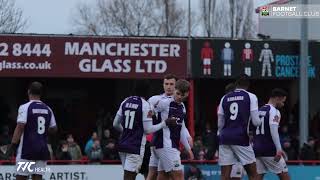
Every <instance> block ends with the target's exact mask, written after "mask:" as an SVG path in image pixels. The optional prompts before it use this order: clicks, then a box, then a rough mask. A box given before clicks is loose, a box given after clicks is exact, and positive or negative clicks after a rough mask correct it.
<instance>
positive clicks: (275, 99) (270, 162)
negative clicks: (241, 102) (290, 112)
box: [253, 88, 290, 180]
mask: <svg viewBox="0 0 320 180" xmlns="http://www.w3.org/2000/svg"><path fill="white" fill-rule="evenodd" d="M286 97H287V93H286V92H285V91H284V90H282V89H278V88H276V89H274V90H272V92H271V96H270V98H269V101H268V104H266V105H264V106H262V107H261V108H260V109H259V113H260V118H261V119H262V124H261V125H260V126H258V127H257V128H256V129H254V131H253V132H254V133H253V150H254V152H255V155H256V158H257V171H258V174H259V176H258V177H259V178H258V179H261V180H262V179H263V176H264V174H265V173H267V172H268V171H269V172H271V173H274V174H277V175H278V176H279V178H280V179H281V180H289V179H290V177H289V174H288V168H287V165H286V162H285V160H284V158H283V156H284V155H285V153H284V152H283V150H282V148H281V144H280V138H279V133H278V128H279V123H280V119H281V115H280V111H279V110H278V109H277V108H281V107H283V106H284V102H285V101H286Z"/></svg>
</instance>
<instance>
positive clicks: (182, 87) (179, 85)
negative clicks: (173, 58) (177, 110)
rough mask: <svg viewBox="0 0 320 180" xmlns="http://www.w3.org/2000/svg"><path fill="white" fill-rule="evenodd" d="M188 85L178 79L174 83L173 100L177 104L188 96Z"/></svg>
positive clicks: (185, 81) (186, 82)
mask: <svg viewBox="0 0 320 180" xmlns="http://www.w3.org/2000/svg"><path fill="white" fill-rule="evenodd" d="M189 89H190V83H189V82H188V81H187V80H184V79H179V80H178V81H177V82H176V86H175V91H174V100H175V101H176V102H178V103H181V102H183V101H184V100H185V99H186V98H187V97H188V96H189Z"/></svg>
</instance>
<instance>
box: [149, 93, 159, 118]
mask: <svg viewBox="0 0 320 180" xmlns="http://www.w3.org/2000/svg"><path fill="white" fill-rule="evenodd" d="M148 102H149V104H150V106H151V110H152V122H153V123H154V124H155V122H157V118H158V117H157V112H155V107H157V105H158V103H159V100H156V98H155V96H152V97H150V98H149V99H148Z"/></svg>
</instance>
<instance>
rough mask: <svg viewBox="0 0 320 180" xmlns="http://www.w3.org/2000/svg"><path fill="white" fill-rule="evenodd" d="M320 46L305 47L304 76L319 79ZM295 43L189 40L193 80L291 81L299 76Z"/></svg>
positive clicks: (298, 54) (297, 52) (316, 44)
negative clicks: (197, 78) (247, 78)
mask: <svg viewBox="0 0 320 180" xmlns="http://www.w3.org/2000/svg"><path fill="white" fill-rule="evenodd" d="M319 49H320V43H318V42H310V43H309V56H308V59H307V60H306V61H307V64H308V75H309V78H310V79H316V78H319V67H320V61H319V58H320V56H319ZM299 64H300V47H299V42H298V41H271V40H267V41H261V40H258V41H257V40H256V41H253V40H226V39H193V40H192V70H193V77H201V78H235V77H237V76H238V75H239V74H247V75H248V76H250V77H252V78H254V79H295V78H298V77H299V73H300V69H299V68H300V66H299Z"/></svg>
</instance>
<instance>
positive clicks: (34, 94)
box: [28, 81, 43, 99]
mask: <svg viewBox="0 0 320 180" xmlns="http://www.w3.org/2000/svg"><path fill="white" fill-rule="evenodd" d="M42 91H43V86H42V84H41V83H40V82H37V81H35V82H32V83H31V84H30V85H29V88H28V95H29V98H33V99H34V98H40V97H41V95H42Z"/></svg>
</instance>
